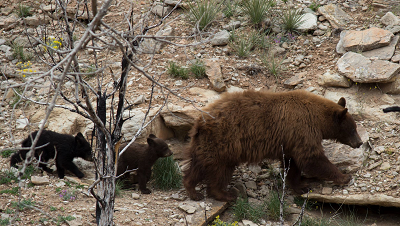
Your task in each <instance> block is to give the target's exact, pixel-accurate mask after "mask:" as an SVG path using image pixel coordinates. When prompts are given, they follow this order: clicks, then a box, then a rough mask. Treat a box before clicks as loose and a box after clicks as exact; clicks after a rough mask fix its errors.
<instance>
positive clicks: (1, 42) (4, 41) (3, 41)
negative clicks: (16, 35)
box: [0, 38, 7, 46]
mask: <svg viewBox="0 0 400 226" xmlns="http://www.w3.org/2000/svg"><path fill="white" fill-rule="evenodd" d="M6 41H7V40H5V39H2V38H0V46H2V45H3V44H4V43H6Z"/></svg>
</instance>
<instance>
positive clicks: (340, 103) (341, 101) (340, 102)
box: [338, 97, 346, 107]
mask: <svg viewBox="0 0 400 226" xmlns="http://www.w3.org/2000/svg"><path fill="white" fill-rule="evenodd" d="M338 104H339V105H340V106H342V107H346V99H344V97H341V98H340V99H339V101H338Z"/></svg>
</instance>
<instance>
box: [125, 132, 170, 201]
mask: <svg viewBox="0 0 400 226" xmlns="http://www.w3.org/2000/svg"><path fill="white" fill-rule="evenodd" d="M125 146H126V145H124V146H121V147H120V150H122V149H123V148H124V147H125ZM170 155H172V151H171V150H170V149H169V148H168V144H167V143H165V141H164V140H162V139H160V138H157V137H156V136H155V135H153V134H150V135H149V137H148V138H147V144H138V143H133V144H131V145H130V146H129V147H128V148H127V149H126V151H125V152H124V153H122V155H121V156H120V158H119V160H118V167H117V176H119V175H121V174H123V173H124V172H125V171H126V170H132V169H136V168H137V171H136V172H137V179H138V183H139V189H140V191H141V192H142V193H143V194H150V193H151V191H150V189H148V188H147V187H146V184H147V182H148V181H149V180H150V176H151V167H152V166H153V164H154V163H155V162H156V160H157V159H158V158H162V157H168V156H170ZM127 174H128V173H127ZM127 174H125V175H123V176H122V177H121V178H126V176H127Z"/></svg>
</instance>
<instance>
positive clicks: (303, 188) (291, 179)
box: [282, 158, 309, 194]
mask: <svg viewBox="0 0 400 226" xmlns="http://www.w3.org/2000/svg"><path fill="white" fill-rule="evenodd" d="M282 167H283V165H282ZM285 167H286V169H289V171H288V174H287V176H286V180H287V182H288V184H289V186H290V188H292V190H293V191H294V192H295V193H296V194H304V193H307V192H308V190H309V189H308V186H307V184H306V183H304V182H303V181H302V180H301V170H300V169H299V167H298V166H297V164H296V162H295V161H294V160H293V159H288V158H285ZM286 169H284V170H286Z"/></svg>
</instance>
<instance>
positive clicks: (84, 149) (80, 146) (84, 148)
mask: <svg viewBox="0 0 400 226" xmlns="http://www.w3.org/2000/svg"><path fill="white" fill-rule="evenodd" d="M75 151H76V154H77V155H78V156H77V157H81V158H83V159H85V160H87V161H93V159H92V148H91V147H90V144H89V142H87V141H86V139H85V137H83V135H82V133H80V132H79V133H78V134H77V135H76V136H75Z"/></svg>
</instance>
